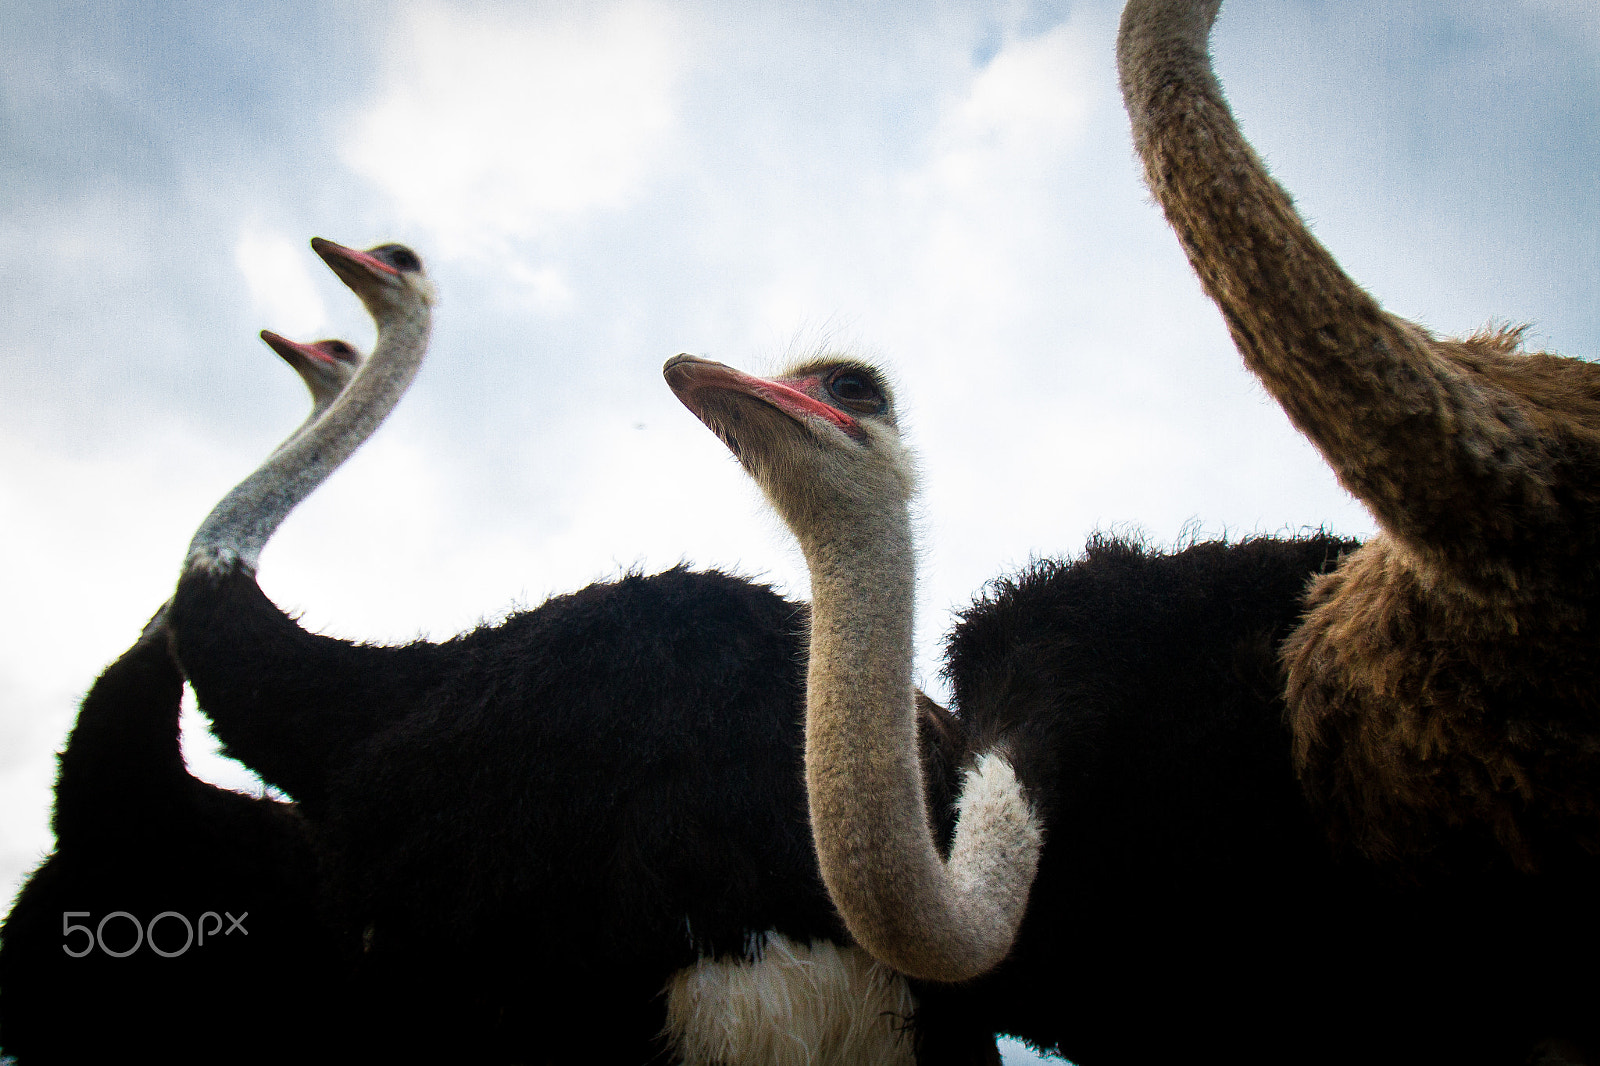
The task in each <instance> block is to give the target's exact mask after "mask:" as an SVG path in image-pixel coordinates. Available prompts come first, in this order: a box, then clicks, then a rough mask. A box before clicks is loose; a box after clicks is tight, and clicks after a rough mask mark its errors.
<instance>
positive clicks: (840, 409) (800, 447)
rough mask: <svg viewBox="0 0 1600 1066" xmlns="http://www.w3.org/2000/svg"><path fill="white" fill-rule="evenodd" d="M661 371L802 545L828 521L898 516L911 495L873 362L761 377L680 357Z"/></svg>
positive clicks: (909, 470)
mask: <svg viewBox="0 0 1600 1066" xmlns="http://www.w3.org/2000/svg"><path fill="white" fill-rule="evenodd" d="M662 372H663V374H664V375H665V376H666V379H667V384H668V385H669V386H671V388H672V391H673V392H674V393H676V394H677V397H678V399H679V400H681V401H682V402H683V405H684V406H685V407H687V408H689V410H690V411H692V412H694V415H695V417H696V418H698V419H700V421H702V422H704V423H705V424H706V425H707V426H709V427H710V428H711V430H712V432H714V433H716V435H717V436H718V437H720V438H721V439H722V442H723V443H724V444H726V445H727V446H728V449H729V450H730V451H732V452H733V454H734V456H735V457H737V458H738V460H739V462H740V464H741V465H743V466H744V468H745V470H746V471H748V472H749V474H750V476H751V477H753V478H754V479H755V480H756V483H757V484H758V485H760V486H761V489H762V491H763V492H764V493H766V495H767V498H768V499H769V500H771V501H772V505H773V506H774V507H775V508H776V509H777V511H778V513H779V514H780V515H781V516H782V517H783V519H784V520H785V522H787V523H788V525H789V527H790V528H791V529H793V530H794V532H795V534H796V535H797V536H799V537H800V538H801V541H802V543H804V542H806V541H807V540H808V538H809V537H810V536H812V535H813V534H815V533H817V532H818V531H819V525H820V524H827V523H828V520H829V519H830V518H833V519H837V518H838V517H841V516H843V515H847V514H854V515H860V514H863V513H865V512H869V511H872V510H875V509H879V508H895V509H900V510H903V509H904V506H905V504H906V502H907V501H908V500H909V499H910V498H911V495H912V494H913V492H914V491H915V487H916V474H915V463H914V462H913V460H912V457H911V454H910V452H909V451H908V450H907V449H906V447H905V445H904V444H903V443H902V442H901V439H900V427H899V423H898V422H897V420H896V416H895V408H894V397H893V393H892V392H891V391H890V388H889V385H888V383H887V382H886V381H885V380H884V374H883V372H882V371H881V370H879V369H878V368H876V367H874V366H871V365H870V364H867V363H864V362H861V361H859V360H856V359H850V358H848V357H843V356H826V357H821V358H815V359H808V360H806V361H804V362H802V363H800V364H799V365H797V366H794V367H791V368H790V369H788V370H786V371H785V372H783V373H782V374H781V375H779V376H778V377H774V378H770V379H767V378H758V377H754V376H752V375H750V374H745V373H742V372H740V371H738V370H734V369H733V368H732V367H728V366H724V365H723V364H721V363H714V362H711V361H710V360H707V359H699V358H696V357H695V356H692V355H678V356H674V357H673V358H672V359H670V360H668V361H667V364H666V366H665V367H664V368H663V371H662Z"/></svg>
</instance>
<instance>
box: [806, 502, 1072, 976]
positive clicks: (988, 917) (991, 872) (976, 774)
mask: <svg viewBox="0 0 1600 1066" xmlns="http://www.w3.org/2000/svg"><path fill="white" fill-rule="evenodd" d="M889 480H890V481H895V482H897V483H898V481H899V479H889ZM781 496H782V494H781V493H779V494H775V497H774V498H775V499H779V498H780V497H781ZM790 499H791V506H790V507H788V508H784V507H782V503H781V501H780V509H783V510H785V512H786V515H787V517H788V518H789V520H790V525H791V527H792V528H793V529H794V531H795V533H796V535H797V536H798V538H799V540H800V542H801V547H802V550H803V551H804V553H805V556H806V562H807V564H808V566H809V568H810V571H811V595H812V613H811V651H810V661H809V666H808V669H807V677H806V693H807V695H806V787H807V791H808V795H809V797H810V804H811V822H812V832H813V835H814V837H815V840H816V844H817V853H818V858H819V862H820V865H821V869H822V876H823V881H824V883H825V884H826V885H827V888H828V894H829V896H830V898H832V900H833V901H834V904H835V906H837V907H838V908H839V911H840V914H841V915H843V916H844V918H845V922H846V924H847V925H848V927H849V929H850V932H851V934H852V935H853V936H854V937H855V938H856V940H857V941H859V942H860V943H861V945H862V946H863V947H865V948H866V949H867V950H868V951H869V952H871V953H872V954H873V955H874V956H876V957H877V958H879V959H881V960H883V961H884V962H887V963H889V964H890V965H892V966H894V967H895V968H896V969H899V970H901V971H902V972H904V973H907V974H910V975H911V976H913V977H920V978H924V979H929V980H937V981H960V980H966V979H968V978H971V977H975V976H977V975H979V974H981V973H983V972H985V971H987V970H989V969H991V968H993V967H994V966H995V965H996V964H998V963H999V962H1000V960H1001V959H1003V958H1004V957H1005V955H1006V953H1007V952H1008V951H1009V950H1010V946H1011V943H1012V940H1013V939H1014V937H1015V934H1016V929H1017V926H1018V924H1019V923H1020V921H1021V917H1022V911H1023V909H1024V907H1025V906H1026V902H1027V896H1028V889H1029V886H1030V885H1031V883H1032V880H1033V873H1034V870H1035V867H1036V864H1037V858H1038V848H1039V843H1040V836H1039V829H1038V826H1037V823H1036V822H1035V821H1034V819H1033V816H1032V814H1031V812H1030V810H1029V809H1028V805H1027V802H1026V800H1025V799H1024V797H1023V796H1022V794H1021V790H1020V788H1019V787H1018V786H1017V782H1016V779H1015V777H1014V775H1013V774H1012V772H1011V768H1010V766H1009V764H1007V763H1005V761H1004V760H1003V759H1001V758H999V757H998V756H993V755H990V756H986V757H985V758H984V759H983V760H982V761H981V762H980V764H979V767H978V768H977V769H976V770H973V771H971V772H969V773H968V775H967V780H966V786H965V790H964V792H963V796H962V800H961V811H960V815H959V821H958V824H957V835H956V841H955V845H954V847H953V848H952V850H951V855H950V858H949V860H948V861H947V860H943V859H941V858H940V857H939V854H938V852H937V850H936V849H935V847H934V842H933V834H932V831H931V829H930V826H929V822H928V814H927V809H926V804H925V802H924V799H923V793H922V773H921V768H920V765H919V761H918V746H917V726H916V717H915V709H914V702H913V699H914V697H913V692H914V689H913V686H912V679H911V662H912V650H913V648H912V620H913V605H914V599H915V552H914V550H913V545H912V536H911V524H910V520H909V517H908V514H907V506H906V504H907V501H906V499H905V497H904V495H903V494H897V492H896V490H895V489H893V488H887V489H885V490H884V491H883V492H881V493H879V494H868V493H862V494H860V495H859V496H857V497H856V498H854V499H852V500H850V501H849V503H848V504H847V505H844V506H831V507H830V506H826V505H822V504H819V503H818V502H817V501H816V500H815V499H811V500H807V501H805V502H803V503H802V502H799V501H796V500H795V499H794V498H793V497H792V496H791V497H790Z"/></svg>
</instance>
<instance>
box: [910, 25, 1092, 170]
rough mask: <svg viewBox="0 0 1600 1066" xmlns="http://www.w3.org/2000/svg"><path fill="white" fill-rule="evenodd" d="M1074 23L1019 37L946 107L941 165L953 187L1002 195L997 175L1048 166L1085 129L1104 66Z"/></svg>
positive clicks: (941, 133) (939, 145) (937, 163)
mask: <svg viewBox="0 0 1600 1066" xmlns="http://www.w3.org/2000/svg"><path fill="white" fill-rule="evenodd" d="M1095 43H1096V42H1093V41H1091V40H1089V39H1088V37H1087V35H1086V34H1085V33H1084V32H1083V30H1082V29H1081V28H1080V27H1079V26H1078V25H1077V24H1076V23H1073V22H1063V23H1061V24H1060V25H1057V26H1055V27H1054V28H1052V29H1050V30H1049V31H1048V32H1046V33H1042V34H1040V35H1038V36H1037V37H1031V38H1023V39H1020V40H1016V41H1012V42H1011V43H1009V44H1007V45H1006V46H1005V47H1004V48H1003V49H1001V50H1000V51H999V52H998V53H996V55H995V56H994V58H993V59H992V60H990V62H989V64H988V65H987V66H986V67H984V69H983V70H982V71H980V72H979V73H978V74H977V76H976V77H974V78H973V80H972V82H971V85H970V88H969V89H968V91H967V93H966V94H965V96H963V97H962V98H961V99H960V100H959V101H958V102H957V103H956V104H955V105H954V106H953V107H951V108H950V109H949V110H948V111H947V112H946V114H945V116H944V118H943V120H942V122H941V124H940V130H939V134H938V136H937V138H936V141H935V143H936V145H937V148H938V155H937V157H936V159H935V162H934V166H933V172H934V173H935V174H936V175H937V176H938V177H939V179H940V180H941V181H942V182H943V183H944V184H946V185H947V186H948V187H950V188H952V189H961V190H967V189H971V190H974V191H975V192H978V193H980V194H981V195H982V196H984V197H985V198H986V199H992V198H993V196H994V186H993V185H992V184H991V183H992V182H993V181H994V179H996V178H1004V177H1005V176H1006V175H1014V174H1017V173H1018V172H1023V173H1028V174H1033V175H1037V174H1040V173H1042V172H1043V168H1045V167H1047V166H1048V164H1049V163H1050V162H1051V161H1052V159H1053V158H1054V156H1055V155H1056V153H1058V152H1060V151H1061V150H1062V149H1063V148H1065V147H1067V146H1068V145H1070V144H1071V143H1072V142H1073V141H1074V140H1076V139H1078V138H1080V137H1081V136H1082V135H1083V132H1084V129H1085V126H1086V124H1087V121H1088V117H1089V110H1090V105H1091V103H1092V102H1093V100H1094V96H1095V85H1094V81H1093V80H1092V78H1091V77H1090V75H1091V73H1094V72H1096V71H1097V70H1098V68H1100V67H1101V66H1103V64H1102V63H1100V62H1098V57H1097V56H1096V55H1095V54H1094V53H1093V51H1092V47H1093V45H1094V44H1095Z"/></svg>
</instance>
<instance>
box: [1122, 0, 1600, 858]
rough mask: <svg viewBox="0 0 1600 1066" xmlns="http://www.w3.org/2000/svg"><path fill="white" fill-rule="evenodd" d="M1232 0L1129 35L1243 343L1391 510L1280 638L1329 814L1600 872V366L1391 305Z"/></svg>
mask: <svg viewBox="0 0 1600 1066" xmlns="http://www.w3.org/2000/svg"><path fill="white" fill-rule="evenodd" d="M1218 7H1219V0H1133V2H1132V3H1129V4H1128V6H1127V8H1126V9H1125V10H1124V12H1123V16H1122V27H1121V32H1120V34H1119V37H1118V42H1117V56H1118V63H1119V68H1120V72H1121V80H1122V91H1123V99H1124V102H1125V103H1126V105H1127V110H1128V115H1129V117H1130V119H1131V120H1132V126H1133V138H1134V143H1135V145H1136V147H1137V149H1138V151H1139V154H1140V156H1141V157H1142V159H1143V160H1144V165H1145V174H1146V179H1147V181H1148V183H1149V185H1150V188H1151V190H1152V191H1153V193H1154V194H1155V197H1156V199H1157V201H1158V202H1159V203H1160V204H1161V206H1162V208H1163V209H1164V210H1165V212H1166V215H1167V219H1168V221H1169V222H1170V223H1171V224H1172V227H1173V228H1174V229H1175V230H1176V231H1177V233H1178V237H1179V239H1180V240H1181V241H1182V243H1183V247H1184V250H1185V251H1186V253H1187V254H1188V257H1189V261H1190V263H1191V265H1192V266H1193V267H1194V269H1195V272H1196V273H1197V274H1198V275H1199V276H1200V280H1201V282H1202V284H1203V285H1204V287H1205V290H1206V292H1207V294H1208V295H1210V297H1211V298H1212V299H1213V300H1214V301H1215V302H1216V303H1217V305H1218V307H1219V308H1220V309H1221V310H1222V313H1223V317H1224V318H1225V319H1226V320H1227V323H1228V328H1229V331H1230V332H1231V334H1232V335H1233V339H1234V343H1235V345H1236V346H1237V347H1238V348H1239V351H1240V353H1241V354H1242V355H1243V357H1244V360H1245V363H1246V365H1247V366H1248V367H1249V368H1250V370H1251V371H1252V372H1253V373H1254V374H1255V375H1256V376H1257V377H1258V378H1260V380H1261V382H1262V383H1263V384H1264V385H1265V386H1266V388H1267V390H1268V392H1270V393H1271V394H1272V396H1273V397H1274V398H1275V399H1276V400H1277V401H1278V403H1279V404H1280V405H1281V406H1282V407H1283V409H1284V410H1285V412H1287V413H1288V415H1289V418H1290V420H1291V421H1293V423H1294V424H1295V426H1296V427H1297V428H1298V429H1299V430H1300V431H1301V432H1302V433H1304V434H1305V435H1306V437H1307V438H1309V439H1310V440H1311V442H1312V443H1313V444H1315V445H1316V446H1317V448H1318V449H1319V450H1320V451H1321V452H1322V454H1323V456H1324V457H1325V458H1326V459H1327V461H1328V462H1329V464H1330V465H1331V466H1332V467H1333V469H1334V472H1335V473H1336V474H1337V475H1338V477H1339V481H1340V483H1341V484H1343V485H1344V486H1345V488H1347V489H1348V490H1349V491H1350V492H1351V493H1353V494H1354V495H1355V496H1356V497H1357V498H1359V499H1360V500H1361V501H1362V502H1363V503H1364V504H1366V506H1367V507H1368V508H1369V509H1370V510H1371V512H1372V514H1373V515H1374V517H1375V518H1376V519H1377V523H1378V526H1379V529H1380V532H1379V534H1378V535H1377V536H1375V537H1374V538H1372V540H1370V541H1369V542H1368V543H1367V544H1366V545H1364V546H1363V547H1362V548H1361V549H1360V550H1359V551H1357V552H1354V553H1352V554H1351V555H1350V556H1349V557H1348V558H1347V559H1346V560H1345V561H1344V562H1343V563H1342V564H1341V565H1340V566H1339V567H1338V569H1337V570H1335V571H1334V572H1333V573H1331V574H1328V575H1325V576H1324V577H1322V578H1321V579H1320V580H1319V581H1318V582H1317V584H1316V586H1315V587H1314V588H1313V590H1312V591H1311V593H1310V595H1309V597H1308V599H1307V612H1306V618H1305V621H1304V623H1303V624H1302V625H1301V626H1300V627H1299V628H1298V629H1297V630H1296V632H1295V633H1294V635H1293V637H1292V638H1291V639H1290V640H1289V641H1288V643H1287V644H1286V646H1285V648H1284V658H1285V662H1286V664H1287V668H1288V700H1289V721H1290V723H1291V725H1292V727H1293V730H1294V738H1295V742H1294V757H1295V765H1296V768H1297V770H1298V772H1299V774H1300V777H1301V780H1302V781H1303V783H1304V785H1305V790H1306V793H1307V795H1308V796H1309V797H1310V798H1311V800H1312V802H1313V803H1315V804H1316V805H1317V808H1318V810H1319V811H1320V812H1321V815H1322V817H1323V818H1324V820H1325V821H1326V823H1327V825H1328V827H1329V831H1330V833H1331V834H1332V835H1333V836H1334V837H1335V838H1336V839H1337V840H1338V841H1340V842H1341V844H1343V845H1344V846H1347V847H1349V848H1351V849H1353V850H1356V851H1359V852H1360V853H1363V854H1365V855H1367V856H1370V857H1372V858H1373V859H1375V860H1378V861H1380V862H1386V863H1391V864H1394V865H1396V866H1398V867H1401V868H1403V869H1405V870H1407V871H1409V872H1410V873H1412V874H1413V875H1417V876H1426V875H1427V873H1428V872H1429V871H1431V870H1441V871H1446V872H1449V871H1468V872H1470V871H1475V870H1479V869H1482V868H1484V867H1486V866H1488V867H1496V866H1501V865H1509V866H1511V867H1514V868H1515V869H1517V870H1520V871H1524V872H1527V873H1534V872H1537V871H1543V872H1547V873H1550V874H1552V875H1557V874H1559V875H1561V876H1566V875H1567V874H1569V873H1571V872H1574V871H1582V876H1584V877H1586V878H1588V879H1589V883H1590V884H1592V885H1597V886H1600V879H1597V878H1596V875H1597V873H1600V689H1597V686H1596V681H1597V679H1600V628H1597V627H1600V622H1597V621H1596V619H1595V617H1594V603H1595V599H1596V596H1597V594H1600V571H1597V570H1596V564H1595V558H1596V550H1595V549H1596V540H1597V538H1600V522H1597V518H1600V367H1597V366H1595V365H1594V364H1592V363H1588V362H1583V361H1580V360H1576V359H1566V358H1562V357H1560V356H1556V355H1552V354H1548V353H1545V352H1524V351H1523V350H1521V346H1520V340H1519V338H1520V331H1519V330H1515V329H1510V330H1498V331H1490V332H1485V333H1481V334H1478V335H1476V336H1473V337H1469V338H1468V339H1466V340H1461V341H1457V340H1445V339H1440V338H1436V337H1434V336H1432V335H1431V334H1429V332H1428V331H1427V330H1425V329H1423V328H1422V327H1420V326H1418V325H1415V324H1413V323H1410V322H1406V321H1404V320H1402V319H1399V318H1397V317H1395V316H1393V315H1390V314H1388V313H1386V312H1385V311H1384V310H1383V309H1382V308H1381V307H1380V306H1379V304H1378V303H1377V301H1376V300H1374V299H1373V298H1372V297H1371V296H1369V295H1368V294H1367V293H1366V292H1365V291H1363V290H1362V289H1361V288H1360V286H1358V285H1357V284H1356V283H1355V282H1354V281H1352V280H1351V279H1350V278H1349V277H1347V276H1346V275H1345V274H1344V272H1343V271H1342V270H1341V269H1340V268H1339V265H1338V263H1337V262H1335V261H1334V259H1333V257H1332V256H1331V255H1329V254H1328V252H1327V251H1326V250H1325V249H1324V248H1323V247H1322V246H1321V245H1320V244H1318V243H1317V241H1316V240H1315V238H1313V237H1312V236H1311V234H1310V233H1309V232H1308V231H1307V230H1306V228H1305V226H1304V224H1303V223H1302V222H1301V221H1300V219H1299V217H1298V216H1297V215H1296V214H1295V212H1294V209H1293V208H1292V206H1291V204H1290V201H1289V198H1288V196H1287V195H1286V194H1285V193H1284V191H1283V190H1282V189H1281V188H1280V187H1279V186H1278V185H1277V184H1276V183H1274V182H1273V180H1272V179H1271V178H1270V177H1269V176H1268V175H1267V173H1266V170H1265V168H1264V167H1263V165H1262V164H1261V162H1260V160H1259V159H1258V158H1257V157H1256V155H1255V153H1254V152H1253V151H1252V150H1251V148H1250V145H1249V144H1248V143H1246V141H1245V140H1244V138H1243V136H1242V135H1241V134H1240V132H1239V130H1238V128H1237V126H1236V125H1235V123H1234V120H1233V117H1232V115H1231V113H1230V112H1229V110H1228V106H1227V104H1226V102H1225V101H1224V100H1223V97H1222V92H1221V89H1220V87H1219V86H1218V84H1217V81H1216V77H1215V75H1214V74H1213V73H1212V70H1211V66H1210V60H1209V57H1208V54H1207V42H1208V39H1209V35H1210V29H1211V25H1212V23H1213V21H1214V20H1215V18H1216V14H1217V10H1218Z"/></svg>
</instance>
